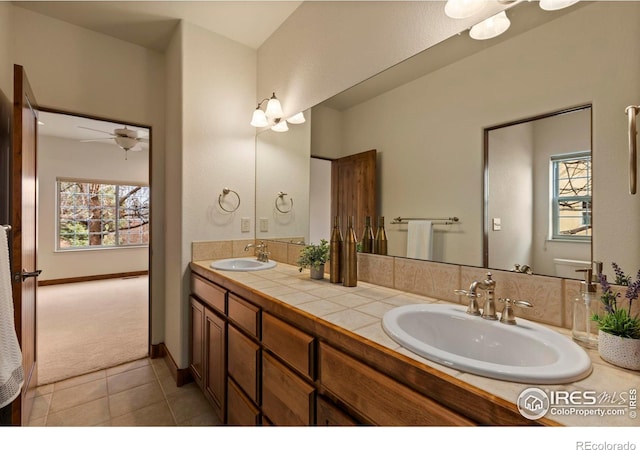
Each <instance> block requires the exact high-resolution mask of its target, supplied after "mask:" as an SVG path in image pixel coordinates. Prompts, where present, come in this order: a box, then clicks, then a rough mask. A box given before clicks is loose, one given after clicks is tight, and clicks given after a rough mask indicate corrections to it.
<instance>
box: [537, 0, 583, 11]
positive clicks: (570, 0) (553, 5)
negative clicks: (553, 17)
mask: <svg viewBox="0 0 640 450" xmlns="http://www.w3.org/2000/svg"><path fill="white" fill-rule="evenodd" d="M578 1H579V0H540V8H542V9H544V10H545V11H556V10H558V9H563V8H568V7H569V6H571V5H575V4H576V3H578Z"/></svg>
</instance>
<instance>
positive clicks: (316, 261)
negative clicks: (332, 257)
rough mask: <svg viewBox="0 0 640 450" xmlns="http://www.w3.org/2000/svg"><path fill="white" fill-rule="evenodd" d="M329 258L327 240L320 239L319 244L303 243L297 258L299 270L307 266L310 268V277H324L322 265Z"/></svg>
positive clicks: (317, 278) (315, 278) (319, 278)
mask: <svg viewBox="0 0 640 450" xmlns="http://www.w3.org/2000/svg"><path fill="white" fill-rule="evenodd" d="M328 260H329V242H328V241H327V240H326V239H321V240H320V243H319V244H309V245H305V246H304V248H303V249H302V250H300V257H299V258H298V267H299V271H300V272H302V269H306V268H309V269H310V270H311V278H312V279H314V280H321V279H322V278H324V265H325V263H326V262H327V261H328Z"/></svg>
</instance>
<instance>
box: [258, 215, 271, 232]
mask: <svg viewBox="0 0 640 450" xmlns="http://www.w3.org/2000/svg"><path fill="white" fill-rule="evenodd" d="M267 231H269V219H267V218H266V217H261V218H260V232H261V233H266V232H267Z"/></svg>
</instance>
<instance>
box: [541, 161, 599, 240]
mask: <svg viewBox="0 0 640 450" xmlns="http://www.w3.org/2000/svg"><path fill="white" fill-rule="evenodd" d="M551 173H552V178H553V179H552V198H553V201H552V210H551V216H552V231H551V238H552V239H567V240H584V239H591V153H590V152H588V151H587V152H579V153H574V154H570V155H553V156H551Z"/></svg>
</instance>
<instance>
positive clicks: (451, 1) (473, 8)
mask: <svg viewBox="0 0 640 450" xmlns="http://www.w3.org/2000/svg"><path fill="white" fill-rule="evenodd" d="M485 3H486V0H447V4H446V5H444V13H445V14H446V15H447V16H449V17H451V18H452V19H466V18H467V17H471V16H473V15H474V14H477V13H479V12H480V11H482V9H483V8H484V5H485Z"/></svg>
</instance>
